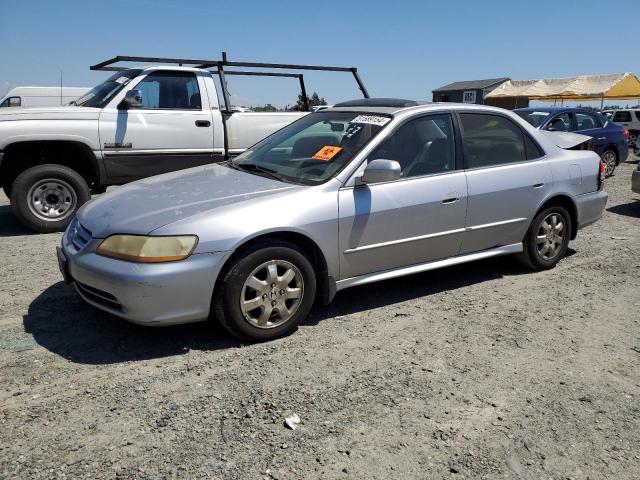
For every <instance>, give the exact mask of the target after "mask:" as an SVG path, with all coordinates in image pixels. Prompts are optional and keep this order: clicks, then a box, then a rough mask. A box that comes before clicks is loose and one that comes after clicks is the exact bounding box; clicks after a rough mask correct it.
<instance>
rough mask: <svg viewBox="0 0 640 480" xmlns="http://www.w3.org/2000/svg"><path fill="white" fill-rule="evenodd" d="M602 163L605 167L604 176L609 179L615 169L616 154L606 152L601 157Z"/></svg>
mask: <svg viewBox="0 0 640 480" xmlns="http://www.w3.org/2000/svg"><path fill="white" fill-rule="evenodd" d="M602 161H603V162H604V165H605V167H606V175H607V177H609V176H610V175H612V174H613V171H614V170H615V168H616V154H615V153H613V152H612V151H610V150H609V151H606V152H604V155H603V156H602Z"/></svg>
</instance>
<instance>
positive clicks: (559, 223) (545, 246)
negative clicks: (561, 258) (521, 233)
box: [536, 213, 566, 260]
mask: <svg viewBox="0 0 640 480" xmlns="http://www.w3.org/2000/svg"><path fill="white" fill-rule="evenodd" d="M565 231H566V229H565V228H564V219H563V218H562V216H561V215H560V214H558V213H550V214H549V215H547V216H546V217H545V218H544V220H542V223H540V227H539V228H538V234H537V236H536V248H537V251H538V255H540V258H542V259H543V260H551V259H553V258H555V257H556V256H557V255H558V253H559V252H560V250H561V249H562V244H563V243H564V233H565Z"/></svg>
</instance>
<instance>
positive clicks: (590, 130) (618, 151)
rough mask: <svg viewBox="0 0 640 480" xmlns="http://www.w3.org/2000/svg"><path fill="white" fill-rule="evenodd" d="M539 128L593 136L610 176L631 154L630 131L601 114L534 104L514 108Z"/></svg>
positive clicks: (594, 146)
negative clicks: (535, 105) (527, 106)
mask: <svg viewBox="0 0 640 480" xmlns="http://www.w3.org/2000/svg"><path fill="white" fill-rule="evenodd" d="M514 112H515V113H517V114H518V115H520V116H521V117H522V118H523V119H525V120H526V121H527V122H529V123H530V124H531V125H533V126H534V127H536V128H537V129H539V130H548V131H552V132H553V131H555V132H575V133H579V134H581V135H587V136H589V137H592V138H593V140H594V142H593V149H594V150H595V151H596V152H597V153H598V155H600V158H602V161H603V162H604V164H605V165H606V167H607V176H610V175H612V174H613V171H614V170H615V168H616V166H617V165H618V164H620V162H624V161H625V160H626V159H627V156H628V155H629V143H628V141H629V140H628V139H629V132H628V131H627V130H625V129H624V128H623V127H621V126H620V125H616V124H615V123H613V122H612V121H610V120H609V119H608V118H607V117H605V116H604V115H602V114H601V113H598V112H595V111H593V110H587V109H581V108H563V107H560V108H556V107H547V108H545V107H541V108H538V107H531V108H518V109H516V110H514Z"/></svg>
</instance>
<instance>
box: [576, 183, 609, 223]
mask: <svg viewBox="0 0 640 480" xmlns="http://www.w3.org/2000/svg"><path fill="white" fill-rule="evenodd" d="M608 198H609V194H608V193H607V192H605V191H604V190H598V191H597V192H590V193H585V194H582V195H577V196H575V197H573V200H574V201H575V204H576V210H577V212H578V230H580V229H581V228H584V227H586V226H588V225H591V224H592V223H594V222H596V221H598V220H599V219H600V218H601V217H602V215H603V214H604V207H605V206H606V205H607V199H608Z"/></svg>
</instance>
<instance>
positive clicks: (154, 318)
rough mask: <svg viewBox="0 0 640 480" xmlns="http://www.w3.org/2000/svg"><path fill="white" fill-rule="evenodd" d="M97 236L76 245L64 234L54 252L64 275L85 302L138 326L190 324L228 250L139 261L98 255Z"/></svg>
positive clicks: (204, 306) (203, 312)
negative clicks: (77, 247) (177, 258)
mask: <svg viewBox="0 0 640 480" xmlns="http://www.w3.org/2000/svg"><path fill="white" fill-rule="evenodd" d="M100 241H101V240H90V241H89V243H87V244H86V245H85V246H84V247H82V248H81V249H79V250H78V249H76V247H75V246H74V245H73V244H72V243H71V242H70V241H69V239H68V235H67V234H65V235H64V236H63V239H62V247H61V248H60V249H59V251H58V257H59V264H60V269H61V271H62V272H63V275H65V280H67V281H69V282H71V283H73V284H74V286H75V288H76V291H77V292H78V294H79V295H80V296H81V297H82V299H83V300H84V301H86V302H87V303H89V304H91V305H93V306H94V307H97V308H99V309H101V310H105V311H107V312H109V313H111V314H113V315H116V316H118V317H121V318H124V319H126V320H129V321H131V322H133V323H138V324H143V325H173V324H178V323H190V322H196V321H199V320H204V319H206V318H207V317H208V316H209V310H210V306H211V296H212V294H213V287H214V284H215V281H216V278H217V276H218V274H219V273H220V269H221V268H222V266H223V265H224V262H225V260H226V259H227V258H228V256H229V255H230V254H231V252H218V253H200V254H195V255H192V256H190V257H189V258H187V259H185V260H181V261H178V262H167V263H155V264H153V263H152V264H141V263H133V262H126V261H123V260H117V259H114V258H109V257H104V256H102V255H98V254H97V253H95V249H96V248H97V246H98V245H99V243H100ZM61 256H62V257H64V258H60V257H61Z"/></svg>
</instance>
